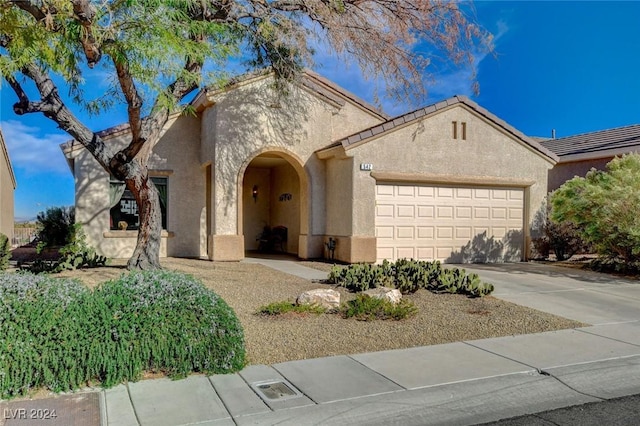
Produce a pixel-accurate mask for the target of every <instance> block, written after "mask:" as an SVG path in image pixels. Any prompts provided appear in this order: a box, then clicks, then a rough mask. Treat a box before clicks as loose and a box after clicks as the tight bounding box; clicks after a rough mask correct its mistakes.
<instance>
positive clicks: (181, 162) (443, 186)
mask: <svg viewBox="0 0 640 426" xmlns="http://www.w3.org/2000/svg"><path fill="white" fill-rule="evenodd" d="M272 83H273V80H272V77H271V75H269V74H262V75H252V76H248V77H246V78H243V79H241V80H238V81H236V82H234V83H232V84H229V85H228V86H227V87H225V88H224V89H222V90H203V91H201V92H200V93H199V94H198V95H197V96H196V97H195V99H194V100H193V101H192V106H193V108H194V109H195V111H197V115H196V116H184V115H175V116H172V117H171V119H170V120H169V122H168V123H167V124H166V126H165V128H164V132H163V135H162V139H161V141H160V142H159V143H158V145H157V146H156V148H155V154H154V157H153V159H152V162H151V169H152V170H151V172H150V173H151V175H152V176H153V177H154V180H155V182H156V185H157V186H158V188H159V191H160V194H161V199H162V210H163V223H164V225H165V228H166V231H165V232H163V239H162V241H163V242H162V248H161V255H162V256H181V257H197V258H208V259H211V260H227V261H234V260H240V259H242V258H244V256H245V252H246V251H247V250H255V249H257V248H258V247H259V244H260V238H259V236H260V234H261V233H262V231H263V229H264V228H265V227H271V228H273V227H284V228H286V238H284V240H285V241H284V243H283V244H282V246H281V248H282V250H283V251H285V252H287V253H290V254H294V255H297V256H298V257H300V258H319V257H328V256H329V253H328V251H327V243H329V242H330V241H333V242H335V251H334V252H333V253H331V254H332V255H333V256H334V258H335V259H336V260H340V261H345V262H375V261H381V260H382V259H390V260H393V259H398V258H402V257H407V258H416V259H441V260H444V261H449V262H459V261H519V260H522V259H526V258H527V254H528V253H527V252H528V250H527V249H526V247H529V244H528V243H529V239H530V229H529V228H530V223H531V221H532V218H533V217H534V215H535V213H536V211H537V210H538V209H539V208H540V205H541V203H542V202H543V199H544V197H545V195H546V193H547V175H548V172H549V170H551V169H552V167H553V166H554V165H555V164H556V162H557V160H558V157H557V156H556V155H555V154H554V153H553V152H551V151H550V150H549V149H547V148H545V147H544V146H543V145H541V144H540V143H538V142H537V141H535V140H533V139H531V138H529V137H527V136H525V135H524V134H522V133H521V132H519V131H518V130H516V129H515V128H513V127H511V126H510V125H508V124H507V123H505V122H504V121H502V120H500V119H499V118H498V117H496V116H495V115H493V114H491V113H490V112H489V111H487V110H485V109H483V108H482V107H480V106H479V105H477V104H476V103H474V102H473V101H471V100H469V99H467V98H465V97H461V96H454V97H452V98H449V99H447V100H444V101H442V102H438V103H436V104H433V105H429V106H427V107H424V108H420V109H418V110H416V111H412V112H410V113H407V114H403V115H401V116H399V117H389V116H387V115H386V114H384V113H383V112H381V111H379V110H377V109H376V108H374V107H372V106H371V105H369V104H367V103H366V102H364V101H362V100H360V99H358V98H357V97H356V96H354V95H353V94H351V93H349V92H348V91H346V90H344V89H343V88H341V87H338V86H337V85H335V84H334V83H332V82H330V81H328V80H327V79H325V78H323V77H321V76H319V75H318V74H316V73H314V72H311V71H306V72H305V73H304V75H303V76H302V78H301V79H300V81H299V82H298V83H296V84H295V85H294V86H293V87H292V88H291V90H290V93H289V96H288V97H287V98H286V99H281V98H279V97H278V95H277V94H276V93H275V92H274V91H273V90H272V87H273V86H272ZM102 137H103V138H105V140H107V141H108V143H112V144H116V145H122V144H124V143H125V142H126V140H127V139H128V128H127V126H126V125H125V126H118V127H115V128H112V129H109V130H106V131H104V132H102ZM62 149H63V152H64V154H65V156H66V158H67V160H68V162H69V165H70V167H71V170H72V172H73V174H74V176H75V185H76V218H77V220H78V221H79V222H81V223H83V225H84V227H85V231H86V233H87V237H88V242H89V243H90V244H92V245H93V246H95V247H96V248H97V249H98V251H100V252H101V253H102V254H105V255H107V256H109V257H116V258H119V257H128V256H129V255H130V254H131V253H132V251H133V248H134V246H135V238H136V230H135V227H136V220H137V215H136V213H137V212H136V207H135V203H134V202H132V198H131V195H130V194H127V191H124V190H123V186H122V184H121V183H119V182H116V181H114V180H113V179H111V178H110V177H109V175H108V174H107V173H106V172H105V171H104V170H103V169H102V168H101V167H100V166H99V165H98V164H97V162H96V161H95V160H94V159H93V158H92V157H91V155H90V154H89V153H88V152H86V150H84V148H83V147H82V146H81V145H80V144H78V143H77V142H74V141H71V142H68V143H66V144H63V146H62ZM121 222H126V223H122V224H121V225H122V227H123V228H124V227H126V228H127V229H123V230H121V229H119V227H118V224H119V223H121ZM280 229H282V228H280Z"/></svg>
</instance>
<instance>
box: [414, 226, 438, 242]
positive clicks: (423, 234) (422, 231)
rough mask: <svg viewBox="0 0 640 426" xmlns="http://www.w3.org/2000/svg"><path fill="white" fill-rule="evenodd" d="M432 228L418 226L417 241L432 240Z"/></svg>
mask: <svg viewBox="0 0 640 426" xmlns="http://www.w3.org/2000/svg"><path fill="white" fill-rule="evenodd" d="M433 235H434V227H433V226H418V239H433Z"/></svg>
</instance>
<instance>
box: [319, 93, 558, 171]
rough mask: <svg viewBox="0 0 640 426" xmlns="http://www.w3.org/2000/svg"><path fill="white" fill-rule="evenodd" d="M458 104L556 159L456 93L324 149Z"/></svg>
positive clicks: (360, 140)
mask: <svg viewBox="0 0 640 426" xmlns="http://www.w3.org/2000/svg"><path fill="white" fill-rule="evenodd" d="M459 104H461V105H465V106H466V107H468V108H470V109H471V110H473V111H475V112H476V113H478V114H480V115H481V116H483V117H484V118H486V119H488V120H489V121H491V122H493V123H494V124H496V125H497V126H499V127H501V128H502V129H504V130H505V131H507V132H508V133H510V134H511V135H513V136H515V137H516V138H517V139H519V140H521V141H522V142H524V143H525V144H527V145H529V146H530V147H531V148H533V149H534V150H535V151H537V152H538V153H539V154H541V155H543V156H544V157H547V158H549V159H551V160H553V161H558V157H557V155H556V154H554V153H553V152H552V151H551V150H549V149H547V148H546V147H544V146H542V145H541V144H540V143H539V142H538V141H536V140H535V139H533V138H530V137H529V136H526V135H525V134H524V133H522V132H520V131H519V130H518V129H516V128H515V127H513V126H511V125H510V124H508V123H507V122H505V121H504V120H502V119H500V118H498V117H497V116H495V115H494V114H492V113H491V112H489V111H488V110H486V109H484V108H483V107H481V106H480V105H478V104H477V103H475V102H473V101H472V100H470V99H469V98H467V97H466V96H461V95H456V96H453V97H451V98H448V99H445V100H443V101H440V102H437V103H435V104H432V105H427V106H426V107H423V108H420V109H417V110H415V111H411V112H408V113H406V114H403V115H400V116H398V117H395V118H391V119H389V120H388V121H386V122H384V123H382V124H378V125H376V126H373V127H370V128H368V129H365V130H363V131H361V132H358V133H355V134H353V135H350V136H347V137H345V138H343V139H340V140H338V141H336V142H334V143H333V144H331V145H329V146H328V147H326V148H324V149H329V148H333V147H336V146H340V145H342V146H344V148H345V149H349V146H351V145H353V144H357V143H359V142H363V141H365V140H367V139H369V138H371V137H373V136H378V135H380V134H382V133H385V132H389V131H391V130H393V129H395V128H397V127H400V126H403V125H404V124H407V123H411V122H413V121H416V120H419V119H421V118H422V117H426V116H429V115H431V114H434V113H436V112H438V111H440V110H443V109H446V108H449V107H451V106H453V105H459ZM324 149H323V150H324ZM321 151H322V150H321Z"/></svg>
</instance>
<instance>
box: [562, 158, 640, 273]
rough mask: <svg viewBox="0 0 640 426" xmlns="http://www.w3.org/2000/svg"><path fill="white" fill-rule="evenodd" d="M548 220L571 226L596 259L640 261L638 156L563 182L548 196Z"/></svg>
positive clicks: (618, 160)
mask: <svg viewBox="0 0 640 426" xmlns="http://www.w3.org/2000/svg"><path fill="white" fill-rule="evenodd" d="M550 202H551V204H552V206H553V209H552V213H551V219H552V220H553V221H555V222H560V223H562V222H571V223H573V224H575V225H576V227H577V228H578V230H579V232H580V235H581V236H582V238H583V239H584V240H585V241H586V242H587V243H589V244H592V245H593V247H594V248H595V250H596V251H597V252H598V254H599V255H601V256H604V257H608V258H619V259H621V260H622V261H624V262H628V263H632V262H637V261H640V215H639V214H638V206H640V154H629V155H624V156H622V157H617V158H615V159H613V160H612V161H611V162H609V164H607V170H606V171H602V170H595V169H592V170H591V171H589V172H588V173H587V175H586V176H585V177H584V178H581V177H575V178H573V179H571V180H569V181H567V182H565V183H564V184H563V185H562V186H561V187H560V188H558V189H557V190H556V191H554V192H553V193H552V194H551V196H550Z"/></svg>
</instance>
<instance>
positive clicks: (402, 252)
mask: <svg viewBox="0 0 640 426" xmlns="http://www.w3.org/2000/svg"><path fill="white" fill-rule="evenodd" d="M396 256H397V257H396V259H402V258H407V259H415V258H416V251H415V248H414V247H398V248H397V249H396Z"/></svg>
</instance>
